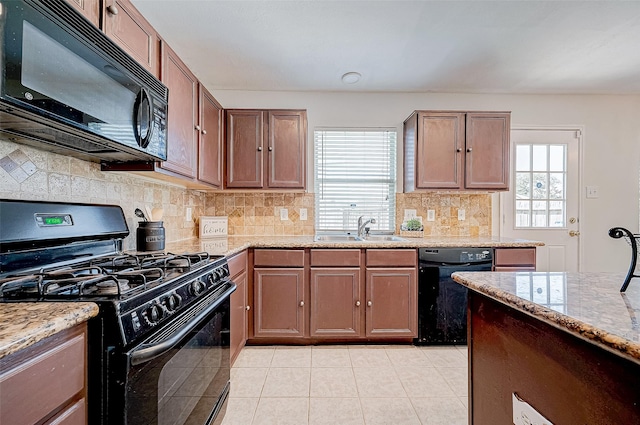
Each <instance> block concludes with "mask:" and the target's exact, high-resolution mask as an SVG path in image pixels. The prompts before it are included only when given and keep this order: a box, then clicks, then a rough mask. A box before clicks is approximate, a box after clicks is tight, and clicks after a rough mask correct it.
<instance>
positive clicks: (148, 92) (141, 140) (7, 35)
mask: <svg viewBox="0 0 640 425" xmlns="http://www.w3.org/2000/svg"><path fill="white" fill-rule="evenodd" d="M0 10H1V11H3V13H0V63H2V64H3V70H2V73H0V139H5V140H9V141H12V142H16V143H22V144H27V145H31V146H35V147H38V148H40V149H43V150H46V151H48V152H54V153H59V154H62V155H67V156H73V157H77V158H80V159H83V160H88V161H93V162H103V161H105V162H106V161H108V162H128V161H138V162H139V161H149V162H151V161H162V160H166V155H167V143H166V139H167V128H166V127H167V126H166V122H167V105H168V99H169V90H168V89H167V87H166V86H165V85H164V84H162V82H160V81H159V80H158V79H157V78H156V77H155V76H154V75H153V74H151V73H150V72H148V71H147V70H146V69H144V68H143V67H142V66H141V65H140V64H138V63H137V62H136V61H135V60H133V59H132V58H131V57H130V56H129V55H127V54H126V53H125V52H124V51H123V50H122V49H121V48H120V47H119V46H118V45H116V44H115V43H114V42H113V41H112V40H110V39H109V38H108V37H107V36H106V35H105V34H104V33H102V31H100V30H99V29H98V28H96V27H95V26H93V25H92V24H91V23H90V22H89V21H87V20H86V19H85V18H84V17H83V16H82V15H81V14H80V13H79V12H78V11H77V10H76V9H75V8H73V7H72V6H70V5H69V4H67V3H66V2H65V1H63V0H0Z"/></svg>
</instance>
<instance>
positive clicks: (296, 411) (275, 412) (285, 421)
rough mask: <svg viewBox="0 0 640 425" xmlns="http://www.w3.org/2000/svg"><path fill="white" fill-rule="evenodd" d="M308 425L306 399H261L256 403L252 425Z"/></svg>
mask: <svg viewBox="0 0 640 425" xmlns="http://www.w3.org/2000/svg"><path fill="white" fill-rule="evenodd" d="M308 423H309V399H308V398H289V397H286V398H264V397H263V398H261V399H260V402H259V403H258V408H257V409H256V414H255V416H254V418H253V425H305V424H308ZM247 425H248V424H247Z"/></svg>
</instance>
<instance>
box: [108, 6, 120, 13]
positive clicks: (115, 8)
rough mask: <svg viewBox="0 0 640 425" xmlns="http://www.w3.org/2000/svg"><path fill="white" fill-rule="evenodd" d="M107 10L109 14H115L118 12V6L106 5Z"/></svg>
mask: <svg viewBox="0 0 640 425" xmlns="http://www.w3.org/2000/svg"><path fill="white" fill-rule="evenodd" d="M107 12H109V13H110V14H111V15H117V14H118V8H117V7H116V6H115V5H113V4H112V5H109V6H107Z"/></svg>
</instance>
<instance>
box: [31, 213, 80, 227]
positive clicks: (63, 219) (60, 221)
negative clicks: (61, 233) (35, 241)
mask: <svg viewBox="0 0 640 425" xmlns="http://www.w3.org/2000/svg"><path fill="white" fill-rule="evenodd" d="M36 224H37V225H38V226H40V227H52V226H73V219H72V218H71V214H36Z"/></svg>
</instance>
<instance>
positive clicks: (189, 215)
mask: <svg viewBox="0 0 640 425" xmlns="http://www.w3.org/2000/svg"><path fill="white" fill-rule="evenodd" d="M192 214H193V210H192V209H191V207H187V213H186V214H185V215H184V221H191V220H193V215H192Z"/></svg>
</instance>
